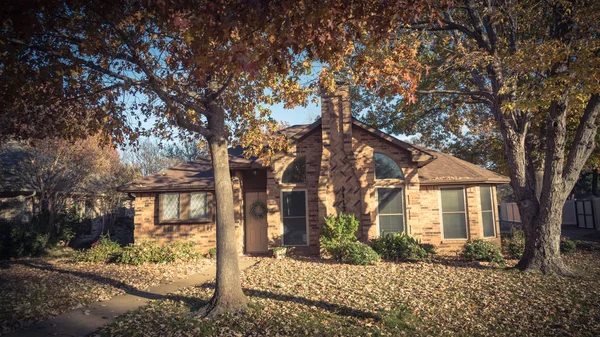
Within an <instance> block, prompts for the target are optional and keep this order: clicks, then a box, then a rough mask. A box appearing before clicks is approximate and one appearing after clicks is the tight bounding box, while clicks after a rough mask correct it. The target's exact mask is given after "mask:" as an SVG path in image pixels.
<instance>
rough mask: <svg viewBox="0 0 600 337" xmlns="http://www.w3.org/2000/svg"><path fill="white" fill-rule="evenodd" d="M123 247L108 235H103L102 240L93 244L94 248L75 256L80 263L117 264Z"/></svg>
mask: <svg viewBox="0 0 600 337" xmlns="http://www.w3.org/2000/svg"><path fill="white" fill-rule="evenodd" d="M122 250H123V249H122V248H121V245H119V244H118V243H117V242H114V241H112V240H111V239H110V236H109V235H108V234H106V235H101V236H100V239H99V240H98V241H97V242H95V243H94V244H92V247H91V248H90V249H88V250H85V251H80V252H79V253H78V254H77V255H75V257H74V259H75V261H79V262H104V263H108V262H115V261H116V260H117V258H118V256H119V255H120V254H121V252H122Z"/></svg>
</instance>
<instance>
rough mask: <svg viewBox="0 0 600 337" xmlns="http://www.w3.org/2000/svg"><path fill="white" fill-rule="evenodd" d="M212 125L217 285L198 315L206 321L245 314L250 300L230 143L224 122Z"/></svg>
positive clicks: (210, 141)
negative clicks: (239, 239)
mask: <svg viewBox="0 0 600 337" xmlns="http://www.w3.org/2000/svg"><path fill="white" fill-rule="evenodd" d="M211 122H213V123H214V124H216V125H213V126H212V128H211V131H212V132H213V133H214V134H215V135H214V136H211V137H209V139H208V145H209V147H210V154H211V158H212V165H213V171H214V179H215V196H216V199H217V281H216V287H215V293H214V295H213V297H212V299H211V300H210V301H209V303H208V304H206V305H205V306H204V307H203V308H202V309H200V311H199V315H201V316H203V317H217V316H220V315H221V314H224V313H237V312H243V311H245V310H246V309H247V307H248V300H247V298H246V295H244V292H243V291H242V286H241V281H240V269H239V265H238V253H237V242H236V236H235V220H234V214H233V209H234V207H233V186H232V184H231V174H230V172H229V155H228V152H227V139H226V138H225V136H223V135H224V132H225V130H224V118H223V119H221V120H220V121H216V122H214V121H211ZM209 126H210V122H209Z"/></svg>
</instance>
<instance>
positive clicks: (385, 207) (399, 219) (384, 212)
mask: <svg viewBox="0 0 600 337" xmlns="http://www.w3.org/2000/svg"><path fill="white" fill-rule="evenodd" d="M403 199H404V198H403V196H402V189H401V188H378V189H377V202H378V210H379V211H378V221H379V235H382V234H384V233H403V232H404V202H403Z"/></svg>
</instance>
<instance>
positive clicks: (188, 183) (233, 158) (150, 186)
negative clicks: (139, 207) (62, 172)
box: [117, 146, 260, 192]
mask: <svg viewBox="0 0 600 337" xmlns="http://www.w3.org/2000/svg"><path fill="white" fill-rule="evenodd" d="M243 153H244V151H243V149H242V148H241V147H239V146H238V147H233V148H230V149H229V167H230V168H231V169H252V168H258V167H260V164H258V163H256V162H255V161H254V160H253V159H246V158H244V156H243ZM214 187H215V182H214V179H213V168H212V163H211V161H210V159H207V158H199V159H198V160H195V161H191V162H187V163H182V164H179V165H176V166H173V167H171V168H169V169H167V170H164V171H161V172H158V173H155V174H152V175H149V176H146V177H144V178H142V179H139V180H136V181H134V182H131V183H129V184H125V185H122V186H119V187H118V188H117V190H118V191H122V192H152V191H160V192H169V191H207V190H208V191H210V190H213V189H214Z"/></svg>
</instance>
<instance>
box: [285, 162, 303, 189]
mask: <svg viewBox="0 0 600 337" xmlns="http://www.w3.org/2000/svg"><path fill="white" fill-rule="evenodd" d="M281 182H282V183H288V184H294V183H303V182H306V158H304V157H298V158H296V159H294V161H293V162H292V163H291V164H290V165H288V167H286V169H285V171H283V176H282V177H281Z"/></svg>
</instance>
